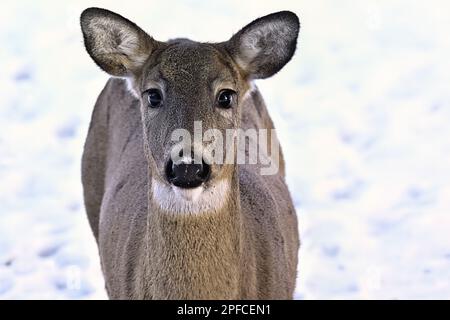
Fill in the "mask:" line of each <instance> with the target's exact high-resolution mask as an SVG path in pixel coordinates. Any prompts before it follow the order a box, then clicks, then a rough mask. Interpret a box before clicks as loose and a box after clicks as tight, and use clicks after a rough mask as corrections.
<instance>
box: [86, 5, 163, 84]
mask: <svg viewBox="0 0 450 320" xmlns="http://www.w3.org/2000/svg"><path fill="white" fill-rule="evenodd" d="M80 20H81V30H82V31H83V37H84V44H85V46H86V50H87V52H88V53H89V55H90V56H91V58H92V59H93V60H94V61H95V63H97V64H98V65H99V66H100V68H102V69H103V70H104V71H106V72H107V73H109V74H111V75H113V76H118V77H127V76H131V75H133V74H135V73H136V72H138V71H139V70H140V68H142V66H143V65H144V63H145V61H146V60H147V58H148V57H149V56H150V54H151V53H152V52H153V51H154V50H155V49H156V47H157V45H158V41H155V40H154V39H153V38H152V37H150V36H149V35H148V34H147V33H145V32H144V31H143V30H142V29H141V28H139V27H138V26H137V25H136V24H134V23H133V22H131V21H129V20H127V19H125V18H124V17H122V16H120V15H118V14H116V13H114V12H111V11H108V10H105V9H100V8H88V9H86V10H84V11H83V13H82V14H81V18H80Z"/></svg>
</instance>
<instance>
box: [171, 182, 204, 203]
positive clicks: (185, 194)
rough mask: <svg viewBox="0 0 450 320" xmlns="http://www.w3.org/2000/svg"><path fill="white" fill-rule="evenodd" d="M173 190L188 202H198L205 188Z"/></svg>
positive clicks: (175, 188) (173, 187)
mask: <svg viewBox="0 0 450 320" xmlns="http://www.w3.org/2000/svg"><path fill="white" fill-rule="evenodd" d="M172 190H173V191H174V192H175V195H176V196H178V197H181V198H182V199H184V200H186V201H192V202H197V200H198V198H199V197H200V195H201V194H202V192H203V187H202V186H200V187H197V188H192V189H183V188H178V187H175V186H172Z"/></svg>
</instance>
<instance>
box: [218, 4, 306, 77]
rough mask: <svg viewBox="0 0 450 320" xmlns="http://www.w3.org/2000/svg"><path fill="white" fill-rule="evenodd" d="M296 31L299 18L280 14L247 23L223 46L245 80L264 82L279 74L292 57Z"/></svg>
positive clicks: (282, 12)
mask: <svg viewBox="0 0 450 320" xmlns="http://www.w3.org/2000/svg"><path fill="white" fill-rule="evenodd" d="M299 30H300V22H299V20H298V17H297V16H296V15H295V14H294V13H292V12H290V11H281V12H277V13H272V14H270V15H267V16H264V17H261V18H259V19H257V20H255V21H253V22H252V23H250V24H248V25H247V26H245V27H244V28H243V29H242V30H240V31H239V32H238V33H237V34H235V35H234V36H233V37H232V38H231V39H230V40H229V41H228V42H227V43H226V46H227V48H228V51H229V52H230V53H231V55H232V57H233V59H234V60H235V61H236V63H237V64H238V65H239V67H240V68H241V69H242V70H243V71H244V73H245V74H246V75H247V76H248V77H250V78H253V79H264V78H267V77H270V76H272V75H274V74H275V73H277V72H278V71H280V70H281V68H283V66H284V65H285V64H286V63H287V62H288V61H289V60H290V59H291V58H292V55H293V54H294V52H295V48H296V46H297V36H298V32H299Z"/></svg>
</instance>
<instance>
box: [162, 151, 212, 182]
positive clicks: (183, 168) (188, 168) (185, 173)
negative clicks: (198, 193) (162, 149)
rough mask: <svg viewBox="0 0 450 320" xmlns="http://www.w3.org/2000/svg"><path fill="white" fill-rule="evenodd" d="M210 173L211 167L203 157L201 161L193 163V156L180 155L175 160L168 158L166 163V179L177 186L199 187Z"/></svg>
mask: <svg viewBox="0 0 450 320" xmlns="http://www.w3.org/2000/svg"><path fill="white" fill-rule="evenodd" d="M210 174H211V167H210V166H209V165H208V164H207V163H206V162H205V161H204V160H203V159H202V162H201V163H195V161H194V157H182V158H181V159H180V160H179V161H176V162H174V161H172V159H169V161H168V162H167V165H166V176H167V180H168V181H169V182H170V183H171V184H173V185H174V186H176V187H179V188H184V189H190V188H196V187H199V186H200V185H201V184H202V183H204V182H206V181H207V180H208V179H209V176H210Z"/></svg>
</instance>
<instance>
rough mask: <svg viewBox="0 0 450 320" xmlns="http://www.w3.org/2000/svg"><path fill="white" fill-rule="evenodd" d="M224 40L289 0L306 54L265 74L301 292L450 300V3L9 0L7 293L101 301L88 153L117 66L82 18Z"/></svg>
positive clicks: (3, 142)
mask: <svg viewBox="0 0 450 320" xmlns="http://www.w3.org/2000/svg"><path fill="white" fill-rule="evenodd" d="M89 6H99V7H104V8H107V9H110V10H113V11H116V12H117V13H119V14H121V15H123V16H125V17H127V18H129V19H130V20H132V21H134V22H136V23H137V24H138V25H140V26H141V27H142V28H143V29H144V30H146V31H147V32H148V33H150V34H151V35H153V36H154V37H155V38H156V39H158V40H167V39H170V38H175V37H188V38H191V39H193V40H198V41H223V40H226V39H228V38H229V37H231V35H232V34H233V33H234V32H237V31H238V30H239V29H240V28H241V27H243V26H244V25H245V24H247V23H249V22H250V21H252V20H253V19H255V18H257V17H259V16H262V15H265V14H268V13H271V12H274V11H279V10H292V11H294V12H295V13H297V14H298V15H299V17H300V20H301V23H302V27H301V31H300V38H299V45H298V50H297V53H296V55H295V56H294V58H293V60H292V61H291V63H289V64H288V65H287V66H286V67H285V68H284V69H283V70H282V71H281V72H280V73H279V74H277V75H275V76H274V77H273V78H271V79H267V80H264V81H259V82H258V83H257V85H258V86H259V87H260V89H261V91H262V93H263V96H264V97H265V99H266V102H267V105H268V107H269V111H270V113H271V115H272V117H273V119H274V122H275V126H276V128H277V129H278V134H279V137H280V140H281V143H282V147H283V150H284V153H285V158H286V162H287V181H288V184H289V188H290V190H291V192H292V195H293V198H294V200H295V205H296V208H297V213H298V216H299V227H300V231H301V238H302V247H301V250H300V256H299V257H300V259H299V274H298V286H297V290H296V293H295V297H296V298H298V299H321V298H322V299H340V298H342V299H350V298H352V299H355V298H356V299H371V298H373V299H416V298H430V299H431V298H438V299H444V298H445V299H449V298H450V123H449V122H450V121H449V120H450V90H449V89H450V88H449V86H450V62H449V56H450V37H449V35H448V32H449V30H450V15H449V12H450V4H449V3H448V1H406V0H402V1H396V0H394V1H388V0H378V1H375V0H369V1H356V0H353V1H339V2H337V1H331V0H330V1H323V0H320V1H314V2H313V1H261V0H260V1H238V0H227V1H198V0H188V1H169V0H164V1H133V0H128V1H24V0H21V1H9V2H8V3H3V4H2V5H1V7H2V8H1V10H0V43H1V45H0V47H1V49H0V66H1V72H0V299H36V298H46V299H47V298H48V299H95V298H98V299H103V298H106V294H105V291H104V289H103V287H104V285H103V279H102V275H101V271H100V265H99V259H98V254H97V247H96V244H95V240H94V238H93V237H92V235H91V231H90V229H89V226H88V223H87V218H86V216H85V212H84V207H83V200H82V189H81V182H80V158H81V153H82V149H83V143H84V139H85V136H86V133H87V128H88V125H89V121H90V116H91V112H92V108H93V105H94V103H95V100H96V98H97V96H98V94H99V92H100V91H101V89H102V88H103V86H104V84H105V82H106V80H107V79H108V76H107V75H106V74H105V73H103V72H101V71H100V69H99V68H98V67H96V66H95V64H94V63H93V62H92V60H91V59H90V58H89V56H88V55H87V53H86V52H85V50H84V47H83V43H82V36H81V31H80V28H79V22H78V19H79V15H80V13H81V11H82V10H83V9H85V8H86V7H89Z"/></svg>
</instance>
